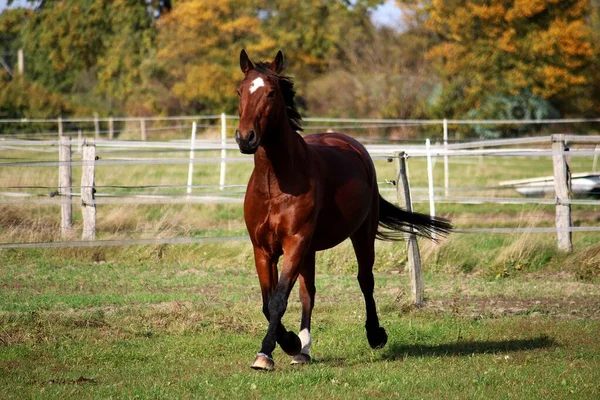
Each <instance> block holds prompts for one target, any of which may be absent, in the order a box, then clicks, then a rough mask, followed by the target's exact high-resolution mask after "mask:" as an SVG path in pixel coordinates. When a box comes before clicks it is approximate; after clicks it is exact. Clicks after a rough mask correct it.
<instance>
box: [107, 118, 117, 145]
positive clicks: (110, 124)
mask: <svg viewBox="0 0 600 400" xmlns="http://www.w3.org/2000/svg"><path fill="white" fill-rule="evenodd" d="M114 137H115V120H114V119H113V117H110V118H108V139H109V140H113V139H114Z"/></svg>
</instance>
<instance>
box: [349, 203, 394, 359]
mask: <svg viewBox="0 0 600 400" xmlns="http://www.w3.org/2000/svg"><path fill="white" fill-rule="evenodd" d="M371 216H372V214H371V215H370V217H367V219H366V220H365V222H364V223H363V225H362V226H361V227H360V228H358V230H357V231H356V232H354V233H353V234H352V236H350V239H351V240H352V246H353V247H354V252H355V253H356V259H357V261H358V283H359V285H360V289H361V291H362V293H363V296H364V298H365V306H366V310H367V321H366V323H365V328H366V330H367V340H368V341H369V345H370V346H371V347H372V348H374V349H375V348H380V347H383V346H385V344H386V343H387V334H386V332H385V329H383V328H382V327H380V326H379V318H378V317H377V308H376V306H375V299H374V298H373V291H374V289H375V280H374V278H373V264H374V263H375V233H376V232H377V224H376V221H375V222H373V220H372V218H371Z"/></svg>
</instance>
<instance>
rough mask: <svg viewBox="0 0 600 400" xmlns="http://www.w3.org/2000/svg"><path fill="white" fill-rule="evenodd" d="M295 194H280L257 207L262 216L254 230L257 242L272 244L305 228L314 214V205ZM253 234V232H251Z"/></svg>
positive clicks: (257, 211)
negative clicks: (301, 200) (299, 199)
mask: <svg viewBox="0 0 600 400" xmlns="http://www.w3.org/2000/svg"><path fill="white" fill-rule="evenodd" d="M304 203H306V202H300V201H298V199H297V198H294V197H293V196H279V197H277V198H276V199H271V200H270V201H268V202H266V203H264V205H263V206H261V207H257V208H256V209H255V211H256V213H257V214H258V215H259V216H260V217H259V218H257V221H256V222H257V223H256V224H255V228H254V230H253V236H254V238H255V240H256V242H257V243H261V244H268V245H271V244H273V243H275V242H277V243H281V241H282V240H283V239H284V238H285V237H287V236H291V235H294V234H296V233H297V232H298V231H300V230H303V227H304V226H305V224H306V223H308V222H309V220H310V219H311V218H310V215H312V214H313V210H312V206H311V205H310V203H311V202H309V205H305V204H304ZM251 234H252V233H251Z"/></svg>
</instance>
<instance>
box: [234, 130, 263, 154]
mask: <svg viewBox="0 0 600 400" xmlns="http://www.w3.org/2000/svg"><path fill="white" fill-rule="evenodd" d="M235 141H236V142H237V144H238V147H239V148H240V151H241V152H242V153H244V154H254V153H256V150H257V149H258V142H259V140H258V135H257V134H256V132H255V131H254V130H250V131H248V134H247V135H246V137H245V138H244V137H243V136H242V132H240V130H239V129H237V130H236V131H235Z"/></svg>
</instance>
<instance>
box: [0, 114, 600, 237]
mask: <svg viewBox="0 0 600 400" xmlns="http://www.w3.org/2000/svg"><path fill="white" fill-rule="evenodd" d="M236 119H237V117H236V116H229V115H225V114H220V115H208V116H185V117H165V118H163V117H148V118H146V117H132V118H124V117H108V118H100V117H93V118H72V119H63V118H60V117H59V118H57V119H31V120H0V124H2V123H32V124H33V123H44V124H45V123H55V124H57V128H58V131H57V132H56V133H55V134H58V133H59V132H60V133H62V135H63V137H65V138H66V137H69V136H72V132H71V131H68V130H67V129H65V127H66V126H68V125H69V124H74V123H89V124H93V125H94V127H93V128H92V129H90V130H89V131H88V133H90V134H91V133H92V132H93V133H94V136H95V139H93V140H90V139H83V138H81V139H72V140H71V141H70V142H71V145H72V146H77V148H81V146H86V145H87V146H94V147H95V148H96V149H97V150H98V151H100V153H99V154H100V155H101V157H100V159H98V160H92V161H87V162H86V161H83V160H81V161H79V160H76V161H73V160H71V161H65V160H63V159H61V161H13V162H3V163H0V167H28V166H29V167H57V166H58V167H60V168H62V167H65V165H67V164H68V166H69V167H71V168H72V167H73V166H82V167H89V166H90V165H89V163H90V162H91V163H92V164H93V166H94V167H95V166H97V167H102V166H118V165H158V164H175V165H176V164H189V169H190V172H188V182H187V185H162V186H160V189H161V190H167V189H186V192H187V195H182V194H144V193H137V194H131V193H129V194H115V193H99V194H97V195H96V196H95V198H93V199H91V200H90V199H88V202H89V204H90V205H94V206H96V205H102V204H187V203H190V204H198V203H219V202H222V203H240V202H241V201H242V195H243V193H244V192H245V190H243V189H242V190H240V188H245V185H228V184H226V166H227V163H236V162H248V163H249V162H251V161H252V157H251V156H239V155H237V156H228V155H227V151H228V150H229V151H237V145H236V144H235V143H234V141H233V139H228V138H227V132H228V129H229V128H231V126H228V121H232V120H236ZM146 121H169V122H172V121H180V122H183V124H178V125H172V124H171V125H169V126H168V127H146V126H145V124H146ZM198 121H211V122H214V123H208V124H202V125H198V124H197V122H198ZM305 121H306V122H315V123H330V122H331V123H337V124H344V123H349V124H367V126H373V125H377V126H381V127H390V126H407V125H428V126H438V125H439V127H440V128H441V129H440V131H439V132H440V133H441V136H442V137H441V138H440V139H441V140H442V142H437V143H429V145H427V143H426V145H425V146H423V145H414V144H410V145H407V144H400V143H398V144H366V147H367V150H368V151H369V153H370V154H371V156H372V157H373V158H374V159H387V160H388V161H393V160H394V159H395V158H396V157H397V153H398V152H399V151H403V152H405V154H406V155H407V156H408V157H426V158H427V161H428V162H427V165H428V171H427V172H428V187H427V188H412V190H413V191H414V192H415V193H419V192H424V191H426V192H427V194H428V195H427V196H423V195H418V194H417V195H413V196H412V197H413V201H414V202H426V201H428V202H429V203H430V212H431V213H434V212H435V211H434V207H435V202H444V203H463V204H482V203H497V204H532V203H533V204H547V205H550V204H556V200H555V199H528V198H509V197H481V196H478V197H473V196H455V195H451V193H455V192H456V191H459V190H461V191H468V190H475V188H450V187H449V170H448V164H449V162H450V161H451V159H452V158H453V157H484V156H494V157H498V156H500V157H532V156H533V157H550V156H551V157H559V158H560V159H566V158H567V157H568V158H572V157H578V156H594V162H595V163H597V157H598V154H599V153H600V147H599V146H598V145H597V144H598V143H600V136H581V135H572V134H564V135H562V136H561V138H562V139H561V140H562V141H563V142H564V143H565V144H568V145H569V146H570V145H571V144H574V143H580V144H586V145H588V144H589V145H592V144H596V146H595V147H594V148H591V149H580V148H576V149H565V150H557V149H552V148H549V147H550V145H551V142H552V140H553V138H554V137H555V136H549V135H546V136H536V137H526V138H513V139H496V140H474V141H468V142H462V143H450V140H449V138H448V132H449V126H453V125H464V124H498V125H502V124H522V123H528V124H571V123H597V122H600V119H565V120H533V121H529V120H527V121H523V120H512V121H506V120H502V121H498V120H488V121H483V120H449V119H444V120H398V119H387V120H383V119H353V118H346V119H331V118H305ZM115 122H132V123H138V124H139V129H138V130H135V129H130V128H127V127H125V128H126V129H123V130H120V131H119V130H115V128H114V123H115ZM219 122H220V123H219ZM100 124H108V125H107V126H108V130H102V129H101V126H100ZM192 126H195V127H203V128H210V129H213V130H214V132H213V133H215V135H213V136H215V137H214V138H209V139H207V138H205V137H202V138H197V137H196V135H194V133H195V130H192V137H191V138H190V140H181V139H180V140H171V141H160V142H159V141H148V140H141V141H139V140H114V136H115V134H120V133H123V132H138V131H139V132H141V134H142V139H144V134H146V135H147V132H151V131H159V130H169V129H178V130H181V129H188V128H190V127H192ZM219 128H220V129H219ZM359 128H360V127H359ZM78 132H79V135H80V137H81V129H79V130H78ZM217 132H219V133H220V135H216V133H217ZM106 134H108V135H109V136H108V137H109V138H110V137H113V139H112V140H108V139H106ZM217 136H218V137H217ZM57 139H58V135H57ZM146 139H147V138H146ZM435 140H439V139H435ZM427 142H429V139H427ZM60 143H61V142H60V141H59V140H54V139H52V140H22V139H15V138H10V139H5V138H2V139H0V149H11V150H30V151H34V152H52V151H57V150H58V148H59V147H60ZM421 143H423V142H422V141H421ZM540 145H542V147H545V148H539V146H540ZM507 146H519V147H518V148H507ZM523 146H528V147H523ZM531 146H536V147H531ZM567 150H568V151H567ZM125 151H127V152H132V151H133V152H140V153H143V152H162V153H168V152H181V153H184V152H185V153H187V152H189V157H180V158H173V157H168V158H156V157H152V158H141V157H137V158H136V157H125V158H123V157H118V156H116V155H117V154H118V153H119V152H125ZM207 151H208V152H210V151H219V152H220V157H213V156H211V157H201V156H196V153H195V152H201V153H200V154H203V153H202V152H207ZM437 157H443V159H444V187H443V188H441V187H435V186H434V184H433V176H432V170H433V164H434V161H435V158H437ZM480 160H481V159H480ZM196 163H218V164H220V166H221V168H220V174H219V184H218V185H210V186H211V187H208V186H207V185H193V180H192V177H193V166H194V164H196ZM594 167H595V164H594V165H592V169H593V170H595V168H594ZM387 183H390V182H389V181H388V182H387ZM60 187H61V188H60V189H61V190H59V192H60V193H59V196H61V197H62V195H64V196H72V197H73V198H71V199H68V198H61V197H54V198H30V197H33V196H35V194H28V193H22V192H20V193H14V192H13V193H11V192H0V196H3V197H9V198H8V199H7V198H0V204H19V203H21V204H61V205H65V204H75V203H77V201H78V199H75V197H79V196H81V193H75V192H74V191H73V189H75V186H73V185H72V184H65V183H64V182H63V183H61V184H60ZM109 187H111V186H102V185H99V186H94V189H97V188H103V189H106V188H109ZM112 187H113V188H117V187H118V188H121V189H144V188H154V189H156V188H158V186H153V185H140V186H135V185H132V186H114V185H113V186H112ZM17 188H20V189H34V188H37V189H39V188H40V187H34V186H31V187H26V186H21V187H13V189H17ZM77 188H79V189H80V190H81V191H83V190H84V189H87V186H86V185H83V184H82V185H81V186H77ZM512 188H514V186H507V187H499V186H496V187H494V188H477V190H492V189H493V190H508V189H512ZM2 189H5V190H6V189H11V187H5V188H0V190H2ZM192 189H200V190H206V189H210V190H217V189H218V191H211V192H208V193H207V192H199V193H196V194H195V195H193V196H191V191H192ZM231 189H235V190H236V191H235V192H232V191H231ZM381 190H382V192H389V193H391V192H392V191H394V190H395V189H394V188H393V187H389V188H388V187H383V188H381ZM440 190H443V196H442V195H436V191H437V192H439V191H440ZM219 192H220V193H219ZM51 195H54V196H56V193H54V194H51ZM28 197H29V198H28ZM560 204H561V205H562V206H566V207H570V206H571V205H575V204H577V205H598V204H600V201H598V200H579V199H576V200H571V199H570V198H562V199H561V200H560ZM512 231H514V230H512ZM461 232H463V233H466V231H465V230H461ZM557 232H558V231H557Z"/></svg>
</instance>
